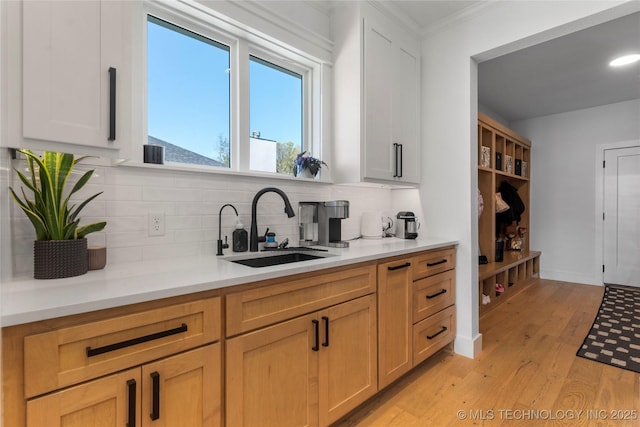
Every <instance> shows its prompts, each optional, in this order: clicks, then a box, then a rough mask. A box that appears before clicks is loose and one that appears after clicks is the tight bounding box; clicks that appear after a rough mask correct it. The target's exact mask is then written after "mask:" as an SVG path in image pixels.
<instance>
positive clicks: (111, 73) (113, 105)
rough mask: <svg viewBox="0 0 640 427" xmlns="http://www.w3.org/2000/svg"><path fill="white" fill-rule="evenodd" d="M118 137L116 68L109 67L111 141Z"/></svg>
mask: <svg viewBox="0 0 640 427" xmlns="http://www.w3.org/2000/svg"><path fill="white" fill-rule="evenodd" d="M115 139H116V69H115V68H113V67H109V141H115Z"/></svg>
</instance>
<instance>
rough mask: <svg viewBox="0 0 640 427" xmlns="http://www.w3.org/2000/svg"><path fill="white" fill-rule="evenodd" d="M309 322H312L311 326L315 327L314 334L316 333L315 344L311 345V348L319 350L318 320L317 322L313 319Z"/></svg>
mask: <svg viewBox="0 0 640 427" xmlns="http://www.w3.org/2000/svg"><path fill="white" fill-rule="evenodd" d="M311 323H313V327H314V328H315V334H316V340H315V342H316V344H315V345H314V346H313V347H311V350H313V351H318V350H320V330H319V329H320V326H319V324H320V322H318V321H317V320H316V319H313V320H312V321H311Z"/></svg>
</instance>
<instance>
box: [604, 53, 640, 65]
mask: <svg viewBox="0 0 640 427" xmlns="http://www.w3.org/2000/svg"><path fill="white" fill-rule="evenodd" d="M638 61H640V54H638V53H634V54H632V55H624V56H620V57H619V58H616V59H614V60H613V61H611V62H609V65H610V66H612V67H621V66H623V65H629V64H633V63H634V62H638Z"/></svg>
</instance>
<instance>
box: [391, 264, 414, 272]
mask: <svg viewBox="0 0 640 427" xmlns="http://www.w3.org/2000/svg"><path fill="white" fill-rule="evenodd" d="M407 267H411V263H410V262H405V263H404V264H401V265H394V266H391V267H387V269H388V270H389V271H394V270H400V269H401V268H407Z"/></svg>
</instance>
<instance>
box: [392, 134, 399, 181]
mask: <svg viewBox="0 0 640 427" xmlns="http://www.w3.org/2000/svg"><path fill="white" fill-rule="evenodd" d="M393 155H394V159H393V177H394V178H397V177H398V144H396V143H395V142H394V143H393Z"/></svg>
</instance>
